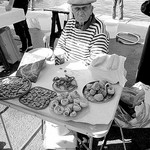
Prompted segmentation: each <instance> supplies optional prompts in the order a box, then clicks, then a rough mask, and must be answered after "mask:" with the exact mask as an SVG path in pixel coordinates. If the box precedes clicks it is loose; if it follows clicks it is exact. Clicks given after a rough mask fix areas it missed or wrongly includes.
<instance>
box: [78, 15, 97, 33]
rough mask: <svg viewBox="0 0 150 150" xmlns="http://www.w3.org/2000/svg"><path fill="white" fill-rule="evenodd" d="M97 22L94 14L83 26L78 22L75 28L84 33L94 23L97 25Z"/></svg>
mask: <svg viewBox="0 0 150 150" xmlns="http://www.w3.org/2000/svg"><path fill="white" fill-rule="evenodd" d="M95 22H96V20H95V16H94V14H92V15H91V16H90V18H89V19H88V20H87V21H86V22H85V23H84V24H83V25H80V24H79V22H76V24H75V27H76V28H77V29H81V30H82V31H85V30H86V29H88V27H89V26H90V25H91V24H93V23H95Z"/></svg>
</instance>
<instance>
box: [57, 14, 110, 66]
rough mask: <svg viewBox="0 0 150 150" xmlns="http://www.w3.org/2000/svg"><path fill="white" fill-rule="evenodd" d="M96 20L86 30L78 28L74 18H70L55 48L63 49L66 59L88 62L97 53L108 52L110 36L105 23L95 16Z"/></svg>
mask: <svg viewBox="0 0 150 150" xmlns="http://www.w3.org/2000/svg"><path fill="white" fill-rule="evenodd" d="M93 17H94V15H93ZM94 20H95V21H94V22H92V23H91V24H90V25H89V27H88V28H87V29H85V30H81V29H78V28H76V21H75V19H74V18H72V19H70V20H68V22H67V24H66V26H65V28H64V30H63V32H62V34H61V37H60V38H59V40H58V43H57V46H56V48H55V50H56V51H57V49H59V50H63V51H64V52H65V59H66V60H83V61H85V62H86V63H88V64H90V63H91V61H92V60H93V59H94V58H95V57H96V56H97V55H99V54H101V53H108V44H109V36H108V33H107V31H106V29H105V25H104V24H103V22H102V21H101V20H99V19H97V18H95V17H94Z"/></svg>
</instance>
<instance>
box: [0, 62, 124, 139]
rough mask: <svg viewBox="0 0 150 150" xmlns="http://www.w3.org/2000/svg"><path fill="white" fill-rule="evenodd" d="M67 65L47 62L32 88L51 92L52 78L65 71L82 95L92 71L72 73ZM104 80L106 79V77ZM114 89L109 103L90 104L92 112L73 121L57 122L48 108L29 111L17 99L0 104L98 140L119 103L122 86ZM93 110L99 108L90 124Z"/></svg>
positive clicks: (90, 78) (103, 133) (107, 127)
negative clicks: (55, 64) (83, 87)
mask: <svg viewBox="0 0 150 150" xmlns="http://www.w3.org/2000/svg"><path fill="white" fill-rule="evenodd" d="M69 64H71V63H65V64H64V65H60V66H54V65H53V64H52V63H51V62H49V61H47V63H46V66H45V68H43V70H42V71H41V73H40V75H39V78H38V80H37V82H36V83H34V84H32V87H34V86H41V87H44V88H48V89H51V90H53V89H52V79H53V77H55V76H56V75H57V76H59V75H62V76H64V74H65V72H66V70H67V73H68V74H70V75H71V74H72V75H73V76H74V77H75V78H76V80H77V83H78V87H79V88H78V89H77V91H78V92H79V93H80V94H82V93H81V90H82V84H85V83H87V82H88V81H90V80H93V79H96V78H97V76H95V75H94V77H93V76H92V73H93V70H92V71H91V70H89V69H87V70H86V69H85V70H81V71H78V70H76V69H77V68H74V69H75V70H76V71H75V72H74V69H73V70H70V69H69V67H68V66H69ZM75 66H77V65H75ZM71 68H72V66H71ZM64 70H65V71H64ZM100 72H101V74H102V76H104V75H105V74H108V73H107V72H106V71H101V70H100ZM80 73H81V75H80ZM82 73H85V74H88V75H87V76H84V75H83V74H82ZM89 73H91V74H89ZM95 73H96V72H94V74H95ZM114 74H115V73H114V72H112V73H110V74H109V75H108V79H109V77H111V76H114ZM83 76H84V77H83ZM91 76H92V77H91ZM84 78H85V79H84ZM106 78H107V76H106ZM45 79H46V80H45ZM109 80H110V79H109ZM115 89H116V94H115V97H114V98H113V99H112V100H111V101H110V102H108V103H105V104H98V105H95V104H92V103H90V105H89V107H90V110H92V111H89V113H87V114H86V115H85V116H84V117H83V119H78V120H74V121H64V120H59V119H58V118H54V117H53V116H52V115H51V114H50V111H49V107H47V108H46V109H43V110H35V109H31V108H29V107H27V106H25V105H23V104H21V103H20V102H19V100H18V99H13V100H5V101H0V104H2V105H6V106H8V107H11V108H14V109H16V110H19V111H21V112H24V113H27V114H30V115H33V116H36V117H38V118H41V119H42V120H45V121H49V122H52V123H55V124H58V125H63V126H65V127H67V128H68V129H70V130H73V131H76V132H80V133H83V134H86V135H88V136H90V137H95V138H100V137H105V136H106V135H107V133H108V131H109V129H110V127H111V123H112V121H113V119H114V115H115V112H116V109H117V106H118V102H119V99H120V95H121V92H122V86H120V85H115ZM107 106H108V109H106V108H107ZM94 108H96V109H95V110H97V108H99V110H98V114H99V115H98V116H95V117H94V116H93V118H94V119H92V123H90V121H91V120H90V119H89V117H90V116H92V114H93V115H94V114H95V113H97V111H95V112H94ZM86 116H87V117H86ZM97 117H98V118H99V120H100V122H101V123H100V124H97V122H96V124H95V123H94V122H95V121H96V120H97ZM82 120H84V121H82ZM94 120H95V121H94ZM93 121H94V122H93Z"/></svg>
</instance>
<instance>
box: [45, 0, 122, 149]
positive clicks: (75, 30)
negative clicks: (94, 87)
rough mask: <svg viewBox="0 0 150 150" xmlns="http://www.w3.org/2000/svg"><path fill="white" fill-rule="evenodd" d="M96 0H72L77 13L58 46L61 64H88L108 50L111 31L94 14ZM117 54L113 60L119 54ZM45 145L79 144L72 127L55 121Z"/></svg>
mask: <svg viewBox="0 0 150 150" xmlns="http://www.w3.org/2000/svg"><path fill="white" fill-rule="evenodd" d="M94 2H96V0H68V3H69V4H70V5H71V12H72V16H73V17H72V18H71V19H69V20H68V22H67V24H66V26H65V28H64V30H63V31H62V34H61V36H60V38H59V40H58V43H57V45H56V47H55V49H54V55H55V63H56V64H57V65H59V64H62V63H64V62H65V61H69V60H77V61H83V62H84V64H85V65H90V64H91V62H92V61H93V60H94V59H98V58H100V57H101V56H104V55H107V54H108V52H109V51H108V45H109V34H108V32H107V31H106V26H105V24H104V23H103V22H102V21H101V20H99V19H98V18H96V17H95V15H94V14H93V5H92V3H94ZM113 55H115V54H113ZM115 56H116V57H115V59H114V61H113V63H115V62H116V60H117V58H118V57H119V56H118V55H115ZM112 66H113V65H112ZM110 69H115V68H113V67H112V68H110ZM75 135H76V134H75ZM77 136H78V137H79V138H80V139H81V140H84V141H88V137H87V136H86V135H83V134H80V133H77ZM86 139H87V140H86ZM87 144H88V143H87ZM43 145H44V147H45V148H46V149H49V150H54V149H59V148H63V149H65V150H75V148H76V146H77V145H76V139H75V137H74V134H72V131H70V130H69V129H67V128H66V127H64V126H60V125H56V124H53V123H51V122H46V130H45V139H44V144H43ZM80 149H84V148H83V147H80Z"/></svg>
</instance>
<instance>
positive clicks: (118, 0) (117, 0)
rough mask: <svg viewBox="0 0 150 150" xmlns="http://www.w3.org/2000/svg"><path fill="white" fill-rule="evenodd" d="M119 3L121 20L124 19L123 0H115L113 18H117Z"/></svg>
mask: <svg viewBox="0 0 150 150" xmlns="http://www.w3.org/2000/svg"><path fill="white" fill-rule="evenodd" d="M117 4H118V6H119V17H118V18H119V20H122V19H123V0H113V8H112V18H113V19H115V18H116V9H117Z"/></svg>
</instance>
